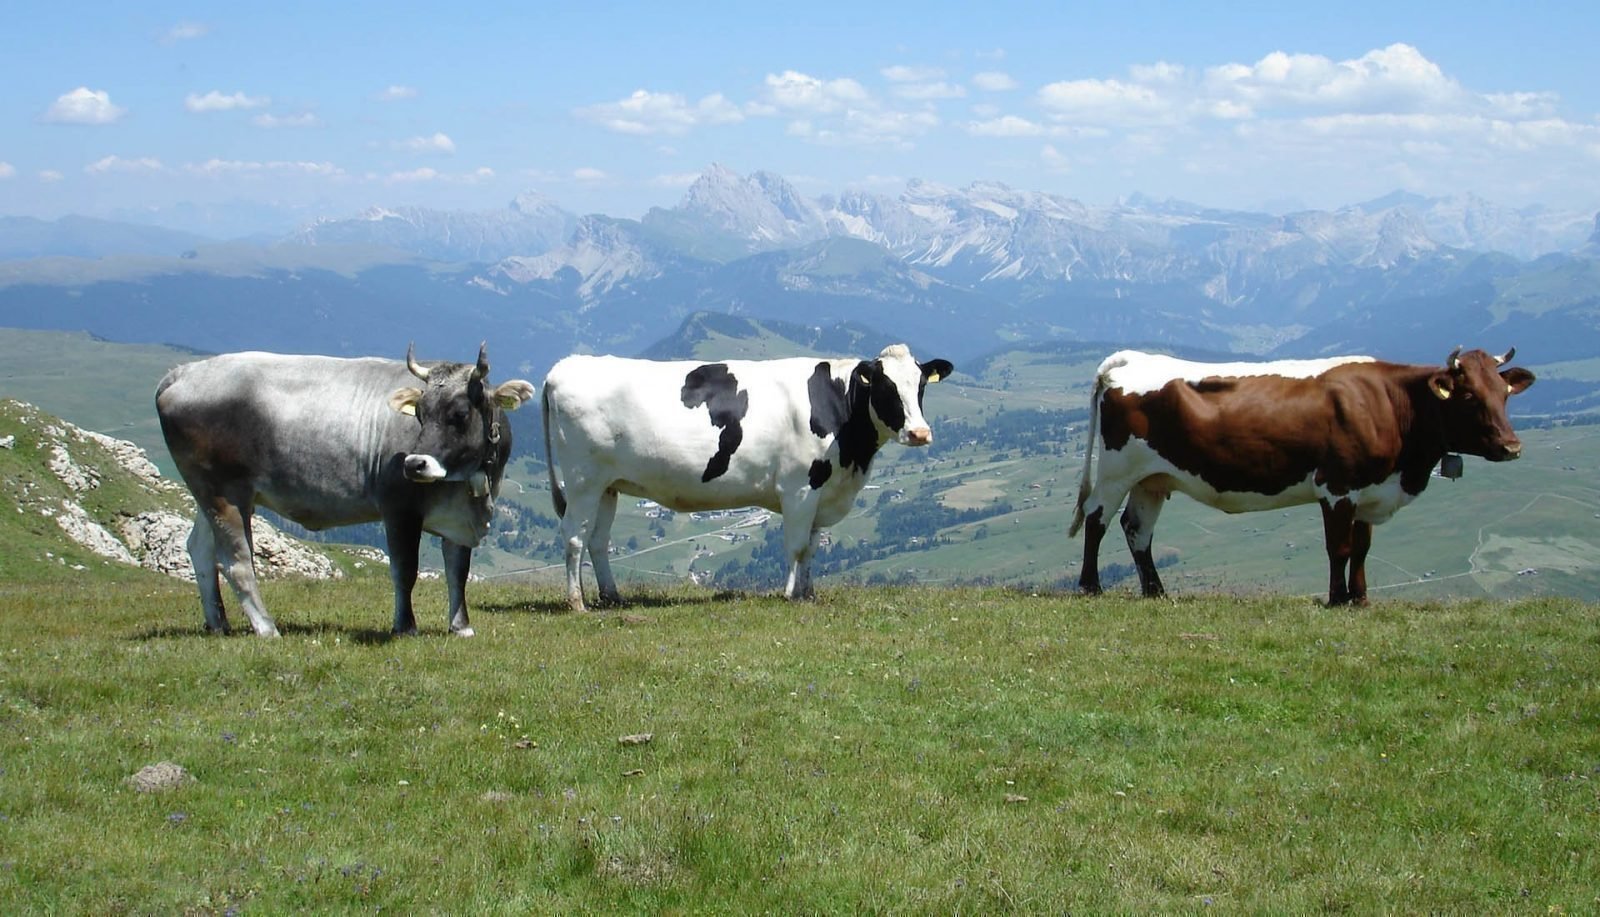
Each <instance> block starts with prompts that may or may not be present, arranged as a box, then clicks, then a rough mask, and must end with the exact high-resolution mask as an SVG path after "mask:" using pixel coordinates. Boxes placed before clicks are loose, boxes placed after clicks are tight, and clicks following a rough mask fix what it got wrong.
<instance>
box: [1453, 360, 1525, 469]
mask: <svg viewBox="0 0 1600 917" xmlns="http://www.w3.org/2000/svg"><path fill="white" fill-rule="evenodd" d="M1516 352H1517V349H1516V348H1515V347H1513V348H1511V349H1510V350H1508V351H1506V352H1505V355H1504V356H1499V357H1496V356H1491V355H1490V354H1488V353H1485V352H1484V351H1482V350H1469V351H1467V352H1466V353H1462V352H1461V348H1460V347H1457V348H1456V349H1455V351H1454V352H1452V353H1451V354H1450V358H1449V359H1448V360H1446V361H1445V368H1444V369H1442V370H1440V371H1439V372H1436V373H1434V374H1433V375H1432V376H1431V377H1430V378H1429V379H1428V387H1429V388H1430V389H1432V390H1433V393H1434V394H1435V395H1436V396H1438V398H1439V400H1441V401H1443V402H1444V428H1445V429H1444V441H1445V448H1447V449H1449V450H1450V451H1452V452H1464V453H1466V454H1468V455H1479V456H1482V457H1484V458H1486V459H1488V460H1489V461H1491V462H1504V461H1509V460H1510V459H1514V458H1516V457H1517V456H1519V455H1521V454H1522V441H1521V440H1519V439H1517V434H1516V432H1515V431H1513V430H1512V429H1511V419H1510V418H1509V417H1508V416H1506V399H1507V398H1510V397H1511V396H1512V395H1515V394H1517V393H1518V392H1520V391H1522V390H1524V389H1526V388H1527V387H1528V386H1530V385H1532V384H1533V373H1531V372H1529V371H1528V370H1526V369H1523V368H1522V367H1520V366H1514V367H1512V368H1510V369H1505V370H1502V369H1500V367H1501V366H1503V365H1504V364H1506V363H1507V362H1510V360H1511V358H1512V356H1514V355H1515V354H1516Z"/></svg>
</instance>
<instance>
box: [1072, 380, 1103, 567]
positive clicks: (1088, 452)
mask: <svg viewBox="0 0 1600 917" xmlns="http://www.w3.org/2000/svg"><path fill="white" fill-rule="evenodd" d="M1102 369H1104V367H1102ZM1106 376H1107V373H1105V372H1103V371H1102V372H1098V373H1095V376H1094V393H1093V394H1092V395H1090V396H1089V438H1088V441H1087V442H1085V443H1084V445H1083V476H1082V477H1081V478H1079V480H1078V506H1077V508H1076V509H1075V510H1073V512H1072V527H1071V528H1069V529H1067V537H1068V538H1072V537H1073V536H1075V535H1077V534H1078V530H1079V529H1081V528H1083V507H1084V504H1086V503H1088V502H1089V494H1090V492H1091V491H1092V490H1093V488H1094V485H1093V483H1092V482H1093V480H1094V444H1095V443H1096V442H1097V441H1098V440H1099V439H1100V397H1101V396H1102V395H1103V394H1105V390H1106Z"/></svg>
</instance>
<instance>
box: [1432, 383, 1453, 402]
mask: <svg viewBox="0 0 1600 917" xmlns="http://www.w3.org/2000/svg"><path fill="white" fill-rule="evenodd" d="M1433 393H1434V394H1435V395H1438V396H1439V400H1440V401H1449V400H1450V390H1449V389H1447V388H1445V387H1444V386H1442V385H1435V386H1434V387H1433Z"/></svg>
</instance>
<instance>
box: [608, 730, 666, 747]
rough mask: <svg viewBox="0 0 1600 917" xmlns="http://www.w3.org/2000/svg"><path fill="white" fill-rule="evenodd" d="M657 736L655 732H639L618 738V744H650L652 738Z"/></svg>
mask: <svg viewBox="0 0 1600 917" xmlns="http://www.w3.org/2000/svg"><path fill="white" fill-rule="evenodd" d="M655 737H656V736H655V733H653V732H641V733H638V734H636V735H631V736H623V737H622V738H620V739H618V740H617V744H619V745H648V744H650V740H651V739H653V738H655Z"/></svg>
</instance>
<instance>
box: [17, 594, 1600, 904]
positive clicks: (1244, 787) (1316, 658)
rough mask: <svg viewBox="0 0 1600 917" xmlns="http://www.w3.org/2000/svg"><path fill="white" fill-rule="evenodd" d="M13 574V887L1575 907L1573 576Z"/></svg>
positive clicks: (1585, 625) (273, 895) (1585, 693)
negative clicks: (1256, 592)
mask: <svg viewBox="0 0 1600 917" xmlns="http://www.w3.org/2000/svg"><path fill="white" fill-rule="evenodd" d="M5 588H7V590H8V592H9V595H8V601H7V605H8V610H7V613H6V614H5V615H4V616H0V645H3V646H5V647H6V648H7V649H6V652H5V654H4V656H3V657H0V762H3V772H0V816H3V817H0V851H3V852H0V861H3V862H0V902H4V907H5V909H6V910H8V911H12V912H21V911H38V910H67V911H94V912H112V911H125V910H127V911H136V912H149V911H161V912H180V911H205V912H216V911H223V910H226V909H228V908H229V907H240V908H242V909H243V910H244V912H252V911H260V912H263V913H277V912H284V911H289V910H299V909H311V910H315V911H329V910H346V909H349V910H354V909H362V910H365V909H369V908H382V909H384V910H399V911H402V912H419V911H429V910H441V909H442V910H446V911H455V912H469V911H514V912H519V913H528V912H545V913H548V912H555V911H563V912H577V911H617V910H648V911H659V910H664V909H665V910H679V909H692V910H702V909H711V910H714V911H729V912H754V911H783V912H801V911H803V912H807V913H859V912H862V911H869V910H871V911H885V910H887V911H907V910H911V911H924V912H939V913H951V912H958V911H959V912H979V911H981V912H993V911H998V910H1006V909H1014V910H1023V911H1056V912H1059V911H1083V912H1091V913H1113V912H1120V913H1132V912H1150V911H1171V910H1186V909H1201V908H1203V907H1204V906H1205V905H1207V904H1217V905H1221V906H1223V907H1226V908H1230V909H1237V910H1244V911H1256V912H1276V913H1294V912H1306V911H1314V910H1329V909H1332V910H1353V911H1356V912H1374V911H1404V912H1465V911H1472V912H1483V911H1500V910H1515V909H1524V908H1532V909H1537V910H1539V911H1541V912H1543V911H1546V910H1547V909H1548V910H1550V911H1551V912H1563V911H1564V912H1568V913H1578V912H1584V911H1590V910H1593V909H1594V908H1595V907H1597V906H1600V898H1597V897H1596V887H1595V884H1594V876H1595V875H1596V874H1597V873H1600V841H1597V838H1600V831H1597V830H1596V828H1597V821H1600V795H1597V791H1596V784H1595V782H1594V781H1595V780H1596V779H1600V712H1597V711H1600V693H1597V691H1600V683H1597V681H1596V679H1595V673H1594V666H1593V660H1594V658H1595V652H1596V649H1597V646H1600V606H1596V605H1593V604H1580V603H1577V602H1573V601H1570V600H1551V599H1540V600H1533V601H1526V602H1519V603H1491V602H1465V603H1446V604H1411V603H1404V602H1393V603H1388V604H1386V605H1384V606H1383V607H1381V608H1378V609H1374V610H1371V611H1349V610H1327V609H1323V608H1321V607H1319V606H1317V605H1316V604H1315V603H1313V602H1310V601H1305V600H1297V599H1251V600H1231V599H1219V598H1208V599H1190V600H1181V601H1178V602H1176V603H1165V602H1162V603H1147V602H1139V601H1133V600H1128V599H1121V598H1115V597H1108V598H1102V599H1095V600H1090V599H1077V598H1063V597H1056V598H1029V597H1026V596H1024V595H1020V594H1017V593H1013V592H1007V591H1001V590H993V589H984V590H973V589H961V590H946V589H939V588H929V587H918V588H910V589H893V590H889V589H882V590H880V589H839V588H827V587H824V589H823V595H822V599H821V601H819V602H817V603H808V604H799V605H790V604H787V603H783V602H780V601H776V600H771V599H752V598H743V597H727V596H709V595H707V594H705V593H703V592H696V591H690V590H683V589H678V590H676V591H674V592H673V593H670V594H663V593H652V594H651V595H649V596H647V597H646V600H645V601H644V602H643V603H641V604H640V605H638V606H635V607H634V608H632V609H631V610H629V612H628V613H626V614H623V613H608V614H605V615H566V614H558V613H553V611H554V609H555V608H556V607H557V601H556V599H557V595H556V593H555V592H554V591H552V590H539V591H534V592H531V593H530V592H529V591H528V590H526V589H525V588H521V587H509V586H504V585H480V586H477V587H475V590H474V599H475V603H476V607H477V614H476V616H475V621H474V623H475V624H476V625H477V627H478V631H479V634H480V636H479V637H477V638H476V639H474V640H470V641H468V640H453V639H446V638H445V637H444V636H443V635H442V633H441V631H442V623H441V622H438V620H437V619H438V615H435V614H433V613H432V612H431V611H429V610H427V609H434V610H437V609H439V608H442V607H443V604H444V596H443V594H442V593H443V590H442V586H441V585H440V584H438V583H436V582H435V583H425V584H423V585H422V587H421V598H420V601H421V603H422V607H423V608H424V609H425V610H424V612H423V615H422V616H423V619H424V622H425V623H429V622H431V623H432V625H433V626H432V627H430V628H428V633H427V634H426V635H425V636H423V637H422V638H419V639H412V640H399V641H391V640H388V639H387V638H386V636H385V635H384V634H383V633H382V628H383V627H384V626H385V624H386V621H387V610H386V609H387V594H386V590H385V588H384V587H383V585H382V583H380V582H375V581H366V582H343V583H338V584H304V583H296V582H280V583H273V584H269V586H268V587H267V601H268V603H269V605H271V606H272V607H274V608H275V609H276V610H277V613H278V617H279V621H280V623H281V624H283V625H284V627H285V632H286V634H287V636H286V637H285V638H284V639H283V640H280V641H267V640H260V639H256V638H253V637H233V638H207V637H203V636H202V635H201V634H200V632H199V623H200V620H199V613H198V611H197V610H196V608H195V607H194V604H195V603H194V599H193V596H192V594H191V593H190V591H189V589H188V588H187V587H185V586H183V585H182V584H176V583H174V584H171V585H164V584H153V583H149V582H145V581H143V580H140V581H137V582H130V583H129V584H128V587H127V588H119V589H115V590H112V589H106V588H101V587H98V586H96V587H85V586H83V585H80V584H76V583H70V582H69V583H63V584H61V585H59V586H56V587H53V588H49V589H30V590H26V591H22V592H17V591H13V590H12V589H11V587H9V586H8V587H5ZM636 733H650V734H652V735H653V740H652V741H651V742H650V743H649V744H646V745H642V746H634V747H626V746H622V745H620V744H619V742H618V738H619V737H621V736H624V735H630V734H636ZM524 746H526V747H524ZM163 760H168V761H173V762H176V763H179V764H181V765H183V766H184V767H186V768H187V769H189V770H190V771H191V772H192V773H193V774H194V775H195V777H196V778H197V782H195V783H193V784H190V785H188V786H186V787H184V788H181V789H178V790H174V791H172V792H169V793H166V794H151V795H140V794H137V793H135V792H133V791H132V790H131V789H130V788H129V787H128V786H127V785H125V784H124V783H123V779H124V778H125V777H127V776H128V775H130V774H132V773H133V772H135V771H136V770H138V769H139V768H140V767H142V766H144V765H148V764H152V763H155V762H158V761H163Z"/></svg>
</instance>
